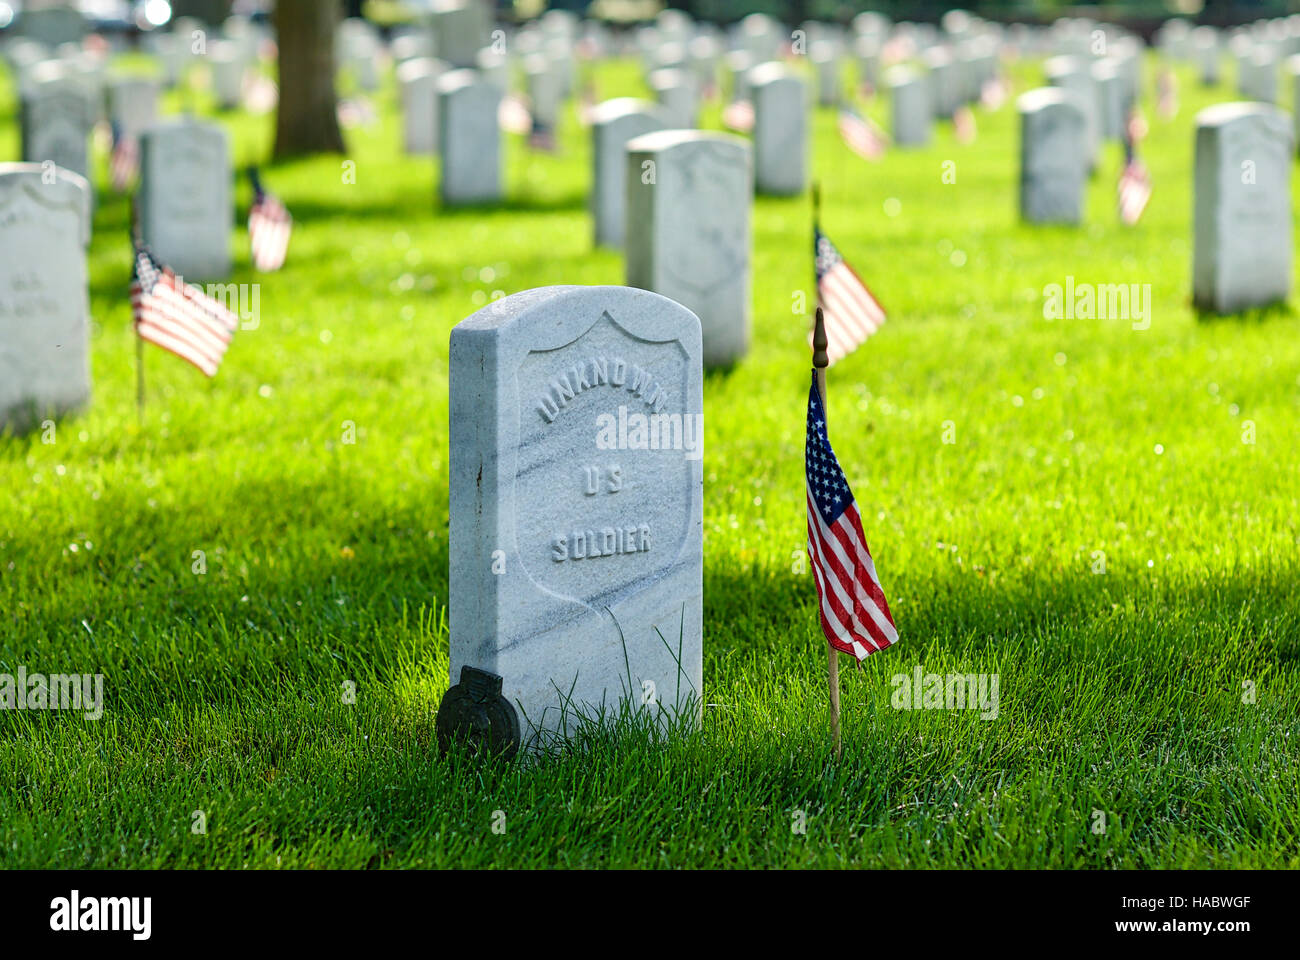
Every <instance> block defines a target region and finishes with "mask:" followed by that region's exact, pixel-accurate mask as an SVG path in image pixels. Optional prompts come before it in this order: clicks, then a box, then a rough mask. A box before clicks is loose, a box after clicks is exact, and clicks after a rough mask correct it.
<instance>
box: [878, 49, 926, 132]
mask: <svg viewBox="0 0 1300 960" xmlns="http://www.w3.org/2000/svg"><path fill="white" fill-rule="evenodd" d="M885 83H886V85H887V86H888V87H889V91H890V102H891V105H892V120H893V133H894V143H895V144H896V145H898V146H900V147H919V146H925V145H926V144H928V143H929V142H930V133H931V128H932V125H933V120H934V107H933V105H932V102H931V92H930V84H929V83H928V82H927V80H926V78H925V77H923V76H921V75H920V74H918V73H917V72H916V71H915V70H913V69H912V68H911V67H908V66H905V65H903V64H898V65H896V66H893V67H890V68H889V69H888V70H886V71H885Z"/></svg>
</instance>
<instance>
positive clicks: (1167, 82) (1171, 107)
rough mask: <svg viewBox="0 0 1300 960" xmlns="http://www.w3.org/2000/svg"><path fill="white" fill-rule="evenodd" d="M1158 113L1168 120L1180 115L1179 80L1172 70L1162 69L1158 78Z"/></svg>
mask: <svg viewBox="0 0 1300 960" xmlns="http://www.w3.org/2000/svg"><path fill="white" fill-rule="evenodd" d="M1156 113H1158V114H1160V116H1161V117H1163V118H1164V119H1166V120H1172V119H1173V118H1174V117H1176V116H1178V82H1177V81H1176V80H1175V79H1174V73H1173V71H1172V70H1161V71H1160V76H1158V77H1157V78H1156Z"/></svg>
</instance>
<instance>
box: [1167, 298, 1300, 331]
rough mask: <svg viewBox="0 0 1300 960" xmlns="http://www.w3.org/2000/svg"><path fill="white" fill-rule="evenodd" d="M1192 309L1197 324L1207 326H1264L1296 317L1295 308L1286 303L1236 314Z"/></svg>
mask: <svg viewBox="0 0 1300 960" xmlns="http://www.w3.org/2000/svg"><path fill="white" fill-rule="evenodd" d="M1192 309H1193V311H1194V312H1195V314H1196V320H1197V322H1198V323H1206V324H1215V323H1253V324H1257V325H1260V326H1262V325H1263V324H1266V323H1269V322H1271V321H1275V320H1292V319H1294V318H1295V317H1296V310H1295V308H1294V307H1293V306H1291V304H1290V303H1289V302H1286V301H1283V302H1282V303H1270V304H1268V305H1267V306H1263V307H1252V308H1250V309H1248V310H1239V311H1237V312H1236V313H1217V312H1215V311H1213V310H1206V309H1203V308H1200V307H1197V306H1195V305H1193V307H1192Z"/></svg>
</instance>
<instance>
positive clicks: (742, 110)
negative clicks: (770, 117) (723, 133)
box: [722, 100, 754, 133]
mask: <svg viewBox="0 0 1300 960" xmlns="http://www.w3.org/2000/svg"><path fill="white" fill-rule="evenodd" d="M722 125H723V126H724V127H726V128H727V129H728V130H735V131H736V132H737V133H749V132H750V131H751V130H753V129H754V105H753V104H752V103H750V102H749V101H748V100H733V101H732V102H731V103H729V104H727V105H726V106H725V107H723V108H722Z"/></svg>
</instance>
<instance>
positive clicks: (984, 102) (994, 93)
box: [980, 76, 1008, 110]
mask: <svg viewBox="0 0 1300 960" xmlns="http://www.w3.org/2000/svg"><path fill="white" fill-rule="evenodd" d="M1007 93H1008V89H1007V82H1006V80H1004V79H1002V77H1001V76H994V77H990V78H989V79H988V80H986V81H985V82H984V85H983V86H982V87H980V106H982V107H983V108H984V109H985V110H996V109H998V107H1000V106H1002V104H1004V103H1006V101H1007Z"/></svg>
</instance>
